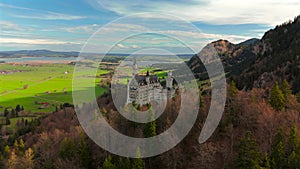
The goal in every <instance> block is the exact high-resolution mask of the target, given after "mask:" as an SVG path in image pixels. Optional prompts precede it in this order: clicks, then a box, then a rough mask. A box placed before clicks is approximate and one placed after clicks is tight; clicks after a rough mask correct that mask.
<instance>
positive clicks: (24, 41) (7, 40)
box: [0, 37, 78, 45]
mask: <svg viewBox="0 0 300 169" xmlns="http://www.w3.org/2000/svg"><path fill="white" fill-rule="evenodd" d="M0 40H1V43H2V44H28V45H62V44H78V43H75V42H74V43H73V42H72V43H71V42H64V41H59V40H52V39H25V38H4V37H1V38H0Z"/></svg>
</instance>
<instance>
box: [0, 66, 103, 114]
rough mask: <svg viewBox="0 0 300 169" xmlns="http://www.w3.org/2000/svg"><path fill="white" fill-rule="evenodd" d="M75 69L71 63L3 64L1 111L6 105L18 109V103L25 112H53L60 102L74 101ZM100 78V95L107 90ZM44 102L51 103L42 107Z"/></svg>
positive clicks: (0, 67) (96, 88)
mask: <svg viewBox="0 0 300 169" xmlns="http://www.w3.org/2000/svg"><path fill="white" fill-rule="evenodd" d="M73 69H74V65H68V64H40V65H13V64H0V107H2V108H0V112H3V111H4V108H7V107H8V108H9V107H11V108H15V107H16V105H17V104H19V105H21V106H23V107H24V109H25V111H26V112H34V113H38V112H52V111H54V110H55V109H56V108H55V107H56V106H59V105H60V104H63V103H71V104H72V78H73ZM106 73H108V71H107V70H99V71H98V75H101V74H106ZM83 74H84V72H83ZM84 78H91V77H84V76H83V77H82V81H83V83H84V82H85V79H84ZM100 81H101V79H100V78H96V79H95V91H96V95H97V96H99V95H101V94H103V93H104V92H105V89H104V88H102V87H100V86H99V85H97V84H99V83H100ZM83 86H84V85H83ZM78 90H79V89H78ZM81 90H84V88H82V89H81ZM73 92H77V91H73ZM45 102H47V103H49V105H51V106H49V107H42V106H41V103H45Z"/></svg>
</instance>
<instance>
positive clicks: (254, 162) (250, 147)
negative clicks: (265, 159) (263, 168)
mask: <svg viewBox="0 0 300 169" xmlns="http://www.w3.org/2000/svg"><path fill="white" fill-rule="evenodd" d="M260 163H261V159H260V152H259V149H258V145H257V143H256V141H255V139H254V138H253V134H252V133H251V132H247V133H246V135H245V137H244V138H242V139H241V140H240V143H239V146H238V155H237V159H236V168H238V169H260Z"/></svg>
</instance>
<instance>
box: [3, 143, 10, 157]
mask: <svg viewBox="0 0 300 169" xmlns="http://www.w3.org/2000/svg"><path fill="white" fill-rule="evenodd" d="M9 152H10V148H9V146H8V145H6V146H5V147H4V155H5V156H6V157H7V156H8V154H9Z"/></svg>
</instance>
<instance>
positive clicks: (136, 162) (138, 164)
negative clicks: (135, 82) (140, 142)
mask: <svg viewBox="0 0 300 169" xmlns="http://www.w3.org/2000/svg"><path fill="white" fill-rule="evenodd" d="M143 168H144V162H143V159H142V158H141V152H140V149H139V148H137V150H136V158H135V159H133V162H132V169H143Z"/></svg>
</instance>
